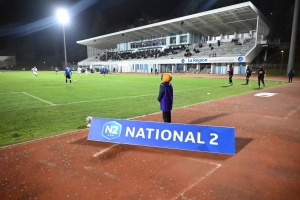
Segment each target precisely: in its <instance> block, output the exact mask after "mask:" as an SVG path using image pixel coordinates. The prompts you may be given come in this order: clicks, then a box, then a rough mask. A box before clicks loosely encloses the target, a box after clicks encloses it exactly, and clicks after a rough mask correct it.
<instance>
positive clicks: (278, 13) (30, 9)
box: [0, 0, 295, 65]
mask: <svg viewBox="0 0 300 200" xmlns="http://www.w3.org/2000/svg"><path fill="white" fill-rule="evenodd" d="M242 2H246V1H245V0H244V1H243V0H22V1H20V0H1V1H0V19H1V20H0V44H1V45H0V55H3V54H15V55H16V56H17V60H19V61H20V62H19V63H22V64H23V65H30V64H33V63H34V64H35V62H36V64H39V63H43V62H47V63H49V65H58V64H60V62H61V61H63V60H64V57H63V56H64V55H63V32H62V25H61V24H59V23H58V22H57V20H56V16H55V12H56V9H57V8H61V7H64V8H66V9H68V11H69V14H70V23H69V24H68V25H66V26H65V30H66V46H67V55H68V61H70V62H75V63H76V62H78V61H81V60H83V59H85V58H86V47H85V46H82V45H79V44H76V41H78V40H83V39H87V38H90V37H95V36H99V35H103V34H107V33H111V32H115V31H120V30H124V29H128V27H129V26H130V25H133V26H135V27H137V26H141V25H145V23H146V22H145V21H146V20H147V21H149V20H155V19H158V20H159V21H164V20H168V19H172V18H178V17H182V16H186V15H190V14H194V13H198V12H203V11H207V10H212V9H216V8H220V7H224V6H229V5H234V4H237V3H242ZM251 2H252V3H253V4H254V5H255V6H256V7H257V8H258V9H259V10H260V11H261V12H262V13H263V14H264V15H265V16H266V18H267V19H269V20H270V22H271V23H272V24H273V31H272V35H271V37H273V38H275V37H281V41H282V42H290V37H291V30H292V19H293V6H294V4H295V1H294V0H252V1H251ZM139 19H143V20H144V21H143V20H139ZM17 64H18V63H17Z"/></svg>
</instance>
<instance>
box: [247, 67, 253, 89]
mask: <svg viewBox="0 0 300 200" xmlns="http://www.w3.org/2000/svg"><path fill="white" fill-rule="evenodd" d="M251 74H252V70H251V69H250V68H249V65H248V66H247V69H246V85H248V83H249V78H250V76H251Z"/></svg>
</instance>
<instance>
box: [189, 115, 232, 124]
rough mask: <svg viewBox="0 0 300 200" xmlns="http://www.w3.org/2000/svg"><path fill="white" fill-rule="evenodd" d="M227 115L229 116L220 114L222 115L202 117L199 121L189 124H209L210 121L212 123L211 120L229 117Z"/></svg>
mask: <svg viewBox="0 0 300 200" xmlns="http://www.w3.org/2000/svg"><path fill="white" fill-rule="evenodd" d="M227 115H229V114H228V113H220V114H217V115H213V116H207V117H201V118H198V119H195V120H193V121H191V122H189V123H188V124H201V123H204V122H208V121H211V120H215V119H217V118H219V117H224V116H227Z"/></svg>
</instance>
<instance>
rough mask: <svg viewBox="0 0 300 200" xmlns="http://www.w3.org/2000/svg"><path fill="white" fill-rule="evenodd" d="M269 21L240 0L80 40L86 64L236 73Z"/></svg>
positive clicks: (262, 40)
mask: <svg viewBox="0 0 300 200" xmlns="http://www.w3.org/2000/svg"><path fill="white" fill-rule="evenodd" d="M270 27H271V24H270V23H269V22H268V20H267V19H266V17H265V16H263V14H262V13H261V12H260V11H259V10H258V9H257V8H256V7H255V6H254V5H253V4H252V3H251V2H245V3H240V4H236V5H232V6H227V7H223V8H219V9H215V10H210V11H206V12H201V13H197V14H192V15H188V16H184V17H180V18H175V19H171V20H167V21H162V22H157V23H154V24H149V25H145V26H141V27H137V28H132V29H127V30H123V31H119V32H114V33H110V34H106V35H102V36H98V37H93V38H89V39H85V40H81V41H77V43H78V44H81V45H85V46H87V59H85V60H82V61H80V62H79V63H78V66H81V67H85V68H106V69H108V70H110V71H118V72H138V73H150V72H152V71H153V72H155V71H156V70H157V71H158V72H160V73H163V72H170V73H213V74H226V73H227V71H228V65H229V64H233V65H234V68H235V70H234V73H235V74H244V73H245V71H246V66H247V65H248V64H249V63H250V62H251V61H252V60H253V59H255V57H256V56H257V55H258V54H260V53H261V52H262V51H263V49H264V48H265V47H267V46H268V45H270V43H269V41H268V39H267V38H268V35H269V33H270Z"/></svg>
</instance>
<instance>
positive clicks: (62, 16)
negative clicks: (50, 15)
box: [56, 9, 69, 24]
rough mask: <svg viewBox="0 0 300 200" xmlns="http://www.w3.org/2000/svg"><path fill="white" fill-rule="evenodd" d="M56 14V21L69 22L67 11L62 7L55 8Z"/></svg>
mask: <svg viewBox="0 0 300 200" xmlns="http://www.w3.org/2000/svg"><path fill="white" fill-rule="evenodd" d="M56 16H57V19H58V21H59V22H60V23H62V24H66V23H68V22H69V15H68V12H67V11H66V10H64V9H59V10H57V12H56Z"/></svg>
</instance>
